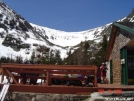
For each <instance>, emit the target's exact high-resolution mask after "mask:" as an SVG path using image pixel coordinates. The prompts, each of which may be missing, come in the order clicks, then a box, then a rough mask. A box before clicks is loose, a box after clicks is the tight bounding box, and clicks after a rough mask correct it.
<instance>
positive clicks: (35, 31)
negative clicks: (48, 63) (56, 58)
mask: <svg viewBox="0 0 134 101" xmlns="http://www.w3.org/2000/svg"><path fill="white" fill-rule="evenodd" d="M133 12H134V10H133V11H132V13H131V14H130V15H129V16H128V17H125V18H123V19H121V20H119V21H131V22H132V21H133V19H134V14H133ZM110 28H111V23H109V24H107V25H104V26H101V27H98V28H94V29H89V30H86V31H81V32H65V31H60V30H56V29H51V28H47V27H43V26H39V25H35V24H33V23H29V22H27V21H26V20H25V19H24V18H23V17H21V15H19V14H17V13H16V12H15V11H14V10H13V9H11V8H10V7H8V6H7V5H6V4H5V3H3V2H0V57H2V56H5V57H10V58H14V57H16V56H21V57H23V59H25V58H30V56H31V54H32V53H33V51H34V52H39V51H37V48H39V47H44V48H50V50H59V51H60V55H61V58H65V57H67V52H68V51H69V50H70V49H71V50H72V52H73V51H74V50H75V49H77V48H79V46H78V44H80V43H81V42H84V41H88V40H93V41H94V42H95V43H97V42H99V41H101V38H102V35H103V34H110ZM27 53H28V54H27Z"/></svg>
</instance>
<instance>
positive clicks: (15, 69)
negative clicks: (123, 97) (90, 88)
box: [1, 63, 97, 87]
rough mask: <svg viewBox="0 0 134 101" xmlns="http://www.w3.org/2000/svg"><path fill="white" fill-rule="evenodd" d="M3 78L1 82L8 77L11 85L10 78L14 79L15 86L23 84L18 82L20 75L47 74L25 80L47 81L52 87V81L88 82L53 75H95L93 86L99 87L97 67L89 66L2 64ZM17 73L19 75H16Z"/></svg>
mask: <svg viewBox="0 0 134 101" xmlns="http://www.w3.org/2000/svg"><path fill="white" fill-rule="evenodd" d="M1 67H2V78H1V82H3V80H4V76H7V80H8V82H9V83H10V78H12V80H13V82H14V84H21V83H20V82H19V81H18V78H22V76H20V74H22V73H24V74H29V73H33V74H34V73H35V74H39V75H41V74H45V75H44V76H28V75H26V76H25V78H30V79H31V78H34V79H45V80H46V85H47V86H50V85H51V79H59V80H86V79H87V78H69V77H62V76H54V75H53V74H66V75H68V74H70V75H71V74H79V75H82V76H84V75H93V76H94V79H93V84H94V87H97V67H96V66H87V65H43V64H40V65H37V64H11V63H2V64H1ZM13 73H17V74H18V75H14V74H13Z"/></svg>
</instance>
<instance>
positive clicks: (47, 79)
mask: <svg viewBox="0 0 134 101" xmlns="http://www.w3.org/2000/svg"><path fill="white" fill-rule="evenodd" d="M46 76H47V77H46V81H47V82H46V85H47V86H49V70H47V75H46Z"/></svg>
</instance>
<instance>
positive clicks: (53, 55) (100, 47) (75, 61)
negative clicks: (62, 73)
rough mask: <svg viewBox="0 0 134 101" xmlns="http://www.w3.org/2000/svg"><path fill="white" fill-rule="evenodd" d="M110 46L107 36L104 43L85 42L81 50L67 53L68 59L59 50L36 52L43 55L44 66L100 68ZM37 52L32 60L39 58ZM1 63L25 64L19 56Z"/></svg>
mask: <svg viewBox="0 0 134 101" xmlns="http://www.w3.org/2000/svg"><path fill="white" fill-rule="evenodd" d="M107 45H108V36H107V35H106V34H105V35H103V36H102V41H101V42H99V43H95V42H94V41H91V40H89V41H85V42H81V43H80V44H79V48H78V49H76V50H75V51H74V52H73V53H72V52H71V50H70V51H69V52H68V53H67V55H68V57H67V58H65V59H63V60H62V59H61V57H60V51H59V50H50V49H49V48H46V47H38V48H37V49H36V51H38V53H40V55H41V58H40V60H41V63H42V64H59V65H63V64H66V65H95V66H100V65H101V63H102V62H105V54H106V50H107ZM36 55H37V54H36V52H35V51H33V53H32V55H31V59H30V60H34V59H36V58H37V56H36ZM0 60H1V63H23V60H24V59H23V58H22V57H21V56H17V57H16V59H13V58H12V56H11V55H10V56H9V57H7V58H6V57H1V59H0Z"/></svg>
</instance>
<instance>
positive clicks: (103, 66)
mask: <svg viewBox="0 0 134 101" xmlns="http://www.w3.org/2000/svg"><path fill="white" fill-rule="evenodd" d="M107 70H108V68H107V67H106V64H104V63H102V65H101V67H100V71H101V83H102V84H103V83H105V82H104V80H105V78H106V73H107Z"/></svg>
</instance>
